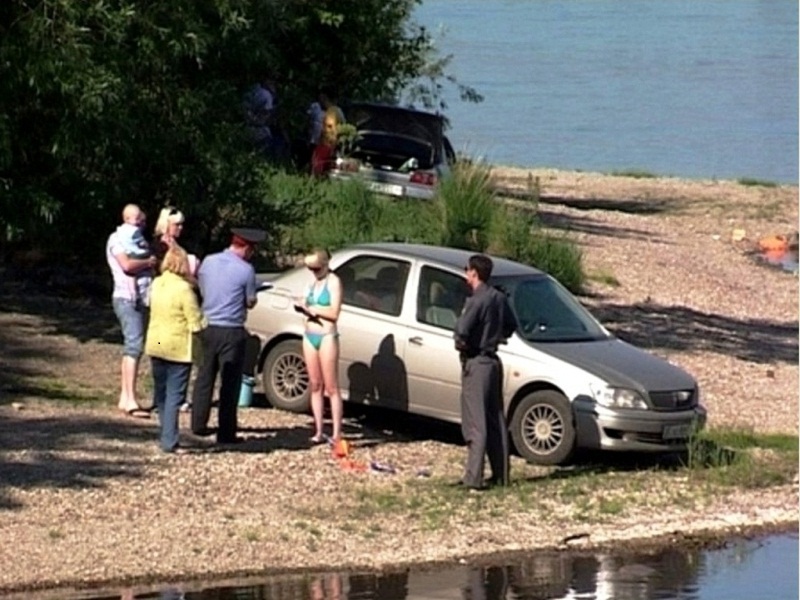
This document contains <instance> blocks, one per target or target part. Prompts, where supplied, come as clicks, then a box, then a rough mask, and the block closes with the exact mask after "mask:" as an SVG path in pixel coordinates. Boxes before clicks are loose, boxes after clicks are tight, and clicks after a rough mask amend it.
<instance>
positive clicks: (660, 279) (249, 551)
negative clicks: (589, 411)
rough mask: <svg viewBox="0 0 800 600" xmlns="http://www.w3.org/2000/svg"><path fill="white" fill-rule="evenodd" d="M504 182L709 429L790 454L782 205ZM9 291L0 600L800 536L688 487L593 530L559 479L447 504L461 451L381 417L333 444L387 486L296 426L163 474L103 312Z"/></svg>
mask: <svg viewBox="0 0 800 600" xmlns="http://www.w3.org/2000/svg"><path fill="white" fill-rule="evenodd" d="M497 175H498V178H499V180H500V181H501V182H502V185H503V186H504V187H506V188H507V189H508V190H510V191H516V192H517V195H519V193H521V192H524V191H525V189H526V188H528V187H529V186H530V182H532V181H533V180H534V178H538V181H539V185H540V187H541V203H540V216H541V219H542V222H543V223H544V224H545V226H547V227H549V228H552V229H554V230H560V231H568V235H570V236H572V237H573V238H574V239H575V240H576V241H578V243H579V244H580V245H581V247H582V248H583V251H584V260H585V264H586V267H587V271H588V273H589V275H590V277H591V284H590V286H589V287H590V289H589V294H588V295H587V296H586V297H585V298H584V301H585V302H586V303H587V304H588V305H590V307H591V308H592V310H593V312H595V314H596V315H597V316H598V317H600V319H601V320H602V321H603V322H604V323H606V324H607V325H608V327H609V328H610V329H612V330H613V331H615V332H616V333H617V334H618V335H619V336H620V337H622V338H624V339H627V340H629V341H632V342H633V343H635V344H637V345H640V346H642V347H645V348H648V349H649V350H650V351H652V352H654V353H656V354H659V355H662V356H664V357H666V358H668V359H669V360H671V361H673V362H675V363H677V364H680V365H681V366H683V367H685V368H686V369H687V370H689V371H690V372H692V373H693V374H694V375H695V376H696V377H697V378H698V380H699V381H700V385H701V388H702V390H703V402H704V403H705V404H706V405H707V407H708V411H709V426H710V427H725V426H731V427H739V428H747V429H752V430H753V431H758V432H782V433H790V434H797V432H798V322H797V315H798V312H797V311H798V304H797V303H798V280H797V277H796V275H792V274H790V273H786V272H782V271H781V270H779V269H775V268H769V267H766V266H763V265H760V264H758V263H757V262H756V261H755V260H754V258H753V257H752V256H750V252H751V251H752V249H753V248H754V246H755V242H756V241H757V240H759V239H760V238H761V237H764V236H766V235H771V234H778V233H780V234H785V233H790V232H793V231H796V229H797V222H798V215H797V188H796V187H778V188H771V187H752V186H741V185H737V184H734V183H728V182H716V181H684V180H673V179H633V178H627V177H610V176H600V175H594V174H587V173H566V172H556V171H533V172H530V175H529V172H528V171H522V170H513V169H504V170H498V171H497ZM740 238H741V239H740ZM19 291H23V292H24V291H25V290H24V289H22V290H19V289H16V288H14V287H13V286H11V285H10V284H6V285H5V286H4V288H3V293H2V298H0V300H1V301H2V302H0V348H2V350H1V351H0V564H2V565H3V569H2V571H0V594H3V593H8V594H10V593H12V592H17V593H20V594H21V593H23V592H22V590H30V589H34V588H46V587H54V586H86V585H114V584H117V583H123V582H127V583H135V582H146V581H154V580H156V581H157V580H167V579H211V578H215V577H220V576H227V577H230V576H236V575H244V574H253V573H260V572H265V571H270V572H274V571H281V570H294V569H316V570H320V569H330V568H367V567H374V568H387V567H397V566H399V565H404V564H409V563H416V562H438V561H453V560H460V559H466V560H470V559H477V558H478V557H480V556H484V555H486V554H487V553H497V552H509V551H519V550H532V549H537V548H563V547H565V542H564V540H565V538H566V537H567V536H570V535H576V536H579V535H580V539H581V543H582V544H583V547H584V548H587V547H588V548H591V547H599V546H602V545H608V544H620V543H644V541H646V540H651V541H652V540H654V539H661V540H663V539H676V538H682V539H683V538H685V537H686V536H693V535H698V536H699V535H709V534H711V535H724V534H726V533H729V532H731V531H746V530H749V529H750V528H753V527H768V528H770V527H776V528H782V527H791V526H796V523H797V506H798V489H797V480H796V479H795V481H794V483H793V484H792V485H782V486H776V487H773V488H768V489H761V490H750V491H747V492H736V493H733V492H731V493H727V494H718V495H711V496H709V495H704V494H703V493H702V491H701V490H698V489H697V486H696V485H694V484H693V482H692V481H689V480H686V481H682V480H681V481H676V479H675V478H671V479H668V480H664V481H661V480H659V479H658V478H659V476H658V475H653V474H652V473H651V472H649V471H646V470H642V471H634V472H633V473H629V474H627V475H620V474H619V473H617V472H616V471H614V470H613V469H612V470H611V471H610V472H609V473H608V474H606V475H604V477H606V478H607V480H604V483H603V487H608V488H613V487H614V485H612V482H615V481H617V478H618V477H623V476H624V477H627V478H630V479H631V480H634V481H635V480H638V479H639V478H646V479H645V480H646V481H647V484H648V485H649V486H650V487H655V489H656V490H657V493H653V494H650V495H649V496H647V497H643V496H642V497H640V496H636V497H637V498H639V499H640V500H641V501H637V502H634V503H632V505H631V506H629V507H628V508H627V509H626V510H623V511H620V512H619V513H613V514H604V515H601V517H602V518H596V519H594V520H592V521H591V522H590V523H591V524H589V523H587V521H586V520H585V519H582V518H580V516H581V515H580V514H579V513H578V512H576V511H577V508H576V503H575V502H568V501H563V499H561V498H558V497H555V498H553V497H550V496H551V494H549V493H547V491H546V490H548V489H549V488H548V487H547V486H548V485H549V482H548V477H547V475H548V474H549V473H551V472H552V470H548V469H543V468H540V467H533V466H531V465H525V464H524V463H522V461H520V460H519V459H516V458H514V459H513V461H512V477H513V478H514V479H515V480H516V481H517V482H523V483H524V485H520V486H518V487H512V488H511V490H510V491H509V492H506V493H503V492H497V493H495V492H491V493H489V495H488V496H485V495H484V496H477V497H474V498H472V497H471V498H466V499H463V498H460V497H459V498H454V497H453V494H454V492H448V491H447V489H446V486H445V484H444V482H447V481H453V480H455V479H457V478H458V476H459V475H460V468H461V464H462V460H463V458H464V449H463V447H461V446H460V445H459V437H458V432H457V429H455V428H452V427H450V426H432V425H431V424H430V423H427V422H421V421H417V420H414V419H397V418H387V417H386V416H376V415H370V416H369V417H368V418H363V417H362V416H361V415H357V414H353V415H350V416H349V417H348V420H347V435H348V437H349V438H350V439H351V440H352V442H353V446H354V457H355V458H356V459H357V460H358V461H359V462H362V463H363V462H365V461H368V460H369V459H375V460H379V461H381V462H385V463H389V464H391V465H393V466H394V467H395V468H396V470H397V472H396V473H394V474H378V473H371V472H359V471H350V470H345V469H343V468H342V466H341V465H339V464H337V463H336V462H335V461H334V460H333V459H332V458H331V456H330V453H329V451H328V449H327V448H325V447H324V446H319V447H315V448H309V447H308V445H307V439H308V436H309V431H310V418H309V417H308V416H305V415H291V414H286V413H281V412H279V411H276V410H272V409H266V408H252V409H247V410H243V411H241V424H242V434H243V435H244V436H245V437H246V443H245V444H243V445H241V446H237V447H236V448H235V450H230V449H229V450H225V449H220V448H215V447H214V446H212V445H209V443H208V442H207V441H206V440H202V439H197V438H190V437H188V436H187V439H186V441H187V442H190V443H192V444H193V445H194V446H195V447H196V450H195V451H194V452H193V453H192V454H189V455H186V456H165V455H163V454H161V453H160V452H159V451H158V450H157V448H156V444H155V441H154V440H155V435H156V430H155V428H156V425H155V421H142V420H134V419H131V418H128V417H125V416H123V415H121V414H119V413H117V411H116V410H114V409H113V408H111V407H112V406H113V405H114V404H115V402H114V393H115V390H114V388H115V384H116V378H117V365H118V363H117V357H118V351H119V348H118V344H117V333H116V329H115V327H114V323H113V316H112V315H111V312H110V310H109V309H108V307H102V309H98V308H97V307H95V306H93V305H92V304H90V303H88V302H84V301H80V300H75V299H52V298H50V299H46V298H41V297H35V296H34V295H33V294H27V297H25V296H24V295H20V294H19V293H12V292H19ZM23 297H25V300H24V301H23V300H21V298H23ZM145 379H146V373H145ZM76 397H77V398H83V399H85V401H75V398H76ZM64 398H70V399H71V401H70V402H69V403H65V402H53V400H60V399H64ZM98 399H100V400H101V402H98V401H97V400H98ZM12 403H13V404H12ZM182 418H183V421H182V425H184V426H188V422H187V417H186V416H185V415H184V416H183V417H182ZM654 481H655V483H654ZM606 483H607V484H608V485H607V486H606ZM659 486H660V487H661V488H662V489H658V488H659ZM538 489H541V490H542V493H541V494H537V490H538ZM599 493H600V492H598V494H599ZM627 493H634V492H627ZM523 496H524V497H523ZM398 498H401V499H403V500H402V501H403V502H405V503H406V504H404V505H403V506H402V507H398V506H396V503H397V502H398V500H397V499H398ZM476 515H477V516H478V517H479V518H478V519H477V520H478V522H479V524H477V525H469V524H470V523H471V522H472V521H474V520H475V516H476ZM595 516H597V513H595ZM582 534H587V535H582Z"/></svg>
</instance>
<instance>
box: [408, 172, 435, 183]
mask: <svg viewBox="0 0 800 600" xmlns="http://www.w3.org/2000/svg"><path fill="white" fill-rule="evenodd" d="M411 183H419V184H421V185H436V175H435V174H434V173H425V172H421V171H415V172H413V173H412V174H411Z"/></svg>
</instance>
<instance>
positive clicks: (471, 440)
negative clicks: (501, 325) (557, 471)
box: [461, 356, 509, 487]
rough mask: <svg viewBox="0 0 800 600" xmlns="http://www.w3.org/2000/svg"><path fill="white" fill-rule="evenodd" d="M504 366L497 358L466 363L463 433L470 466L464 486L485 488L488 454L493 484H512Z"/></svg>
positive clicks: (463, 387)
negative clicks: (484, 478) (502, 382)
mask: <svg viewBox="0 0 800 600" xmlns="http://www.w3.org/2000/svg"><path fill="white" fill-rule="evenodd" d="M502 372H503V368H502V363H501V362H500V360H499V359H498V358H497V357H496V356H492V357H489V356H475V357H473V358H468V359H466V360H465V361H464V364H463V367H462V375H461V432H462V434H463V436H464V440H465V441H466V443H467V464H466V467H465V469H464V477H463V479H462V482H463V484H464V485H466V486H469V487H481V486H482V485H483V465H484V454H487V455H488V457H489V466H490V468H491V470H492V480H493V481H494V482H495V483H497V484H500V485H506V484H508V471H509V465H508V430H507V427H506V422H505V417H504V416H503V400H502V395H501V380H502Z"/></svg>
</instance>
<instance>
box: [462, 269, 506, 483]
mask: <svg viewBox="0 0 800 600" xmlns="http://www.w3.org/2000/svg"><path fill="white" fill-rule="evenodd" d="M489 264H490V265H491V262H490V263H489ZM490 272H491V271H490ZM487 278H488V277H487ZM516 325H517V323H516V319H515V317H514V314H513V312H512V310H511V307H510V306H509V305H508V301H507V300H506V297H505V295H504V294H503V293H502V292H500V291H499V290H497V289H495V288H493V287H491V286H489V285H487V284H486V283H485V282H483V281H481V282H480V283H479V284H478V286H477V288H476V289H474V290H473V293H472V296H470V297H469V298H467V301H466V303H465V304H464V310H463V311H462V313H461V316H460V317H459V318H458V321H457V322H456V327H455V333H454V337H455V341H456V349H457V350H458V351H459V354H460V358H461V432H462V434H463V436H464V441H465V442H466V443H467V448H468V453H467V463H466V467H465V470H464V477H463V478H462V480H461V484H462V485H464V486H466V487H469V488H474V489H483V488H484V487H485V484H484V481H483V467H484V454H488V457H489V466H490V468H491V471H492V476H491V479H490V480H489V482H490V483H491V484H494V485H507V484H508V476H509V475H508V471H509V463H508V431H507V426H506V421H505V417H504V414H503V399H502V385H503V365H502V363H501V362H500V359H499V357H498V356H497V346H498V345H499V344H500V343H501V342H503V341H504V340H506V339H507V338H508V337H510V336H511V334H512V333H513V332H514V330H515V329H516Z"/></svg>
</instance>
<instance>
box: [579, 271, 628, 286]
mask: <svg viewBox="0 0 800 600" xmlns="http://www.w3.org/2000/svg"><path fill="white" fill-rule="evenodd" d="M586 278H587V279H588V280H589V281H594V282H597V283H600V284H602V285H607V286H610V287H619V286H620V283H619V279H617V278H616V277H615V276H614V274H613V273H611V272H610V271H606V270H605V269H598V270H597V271H592V272H590V273H587V275H586Z"/></svg>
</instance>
